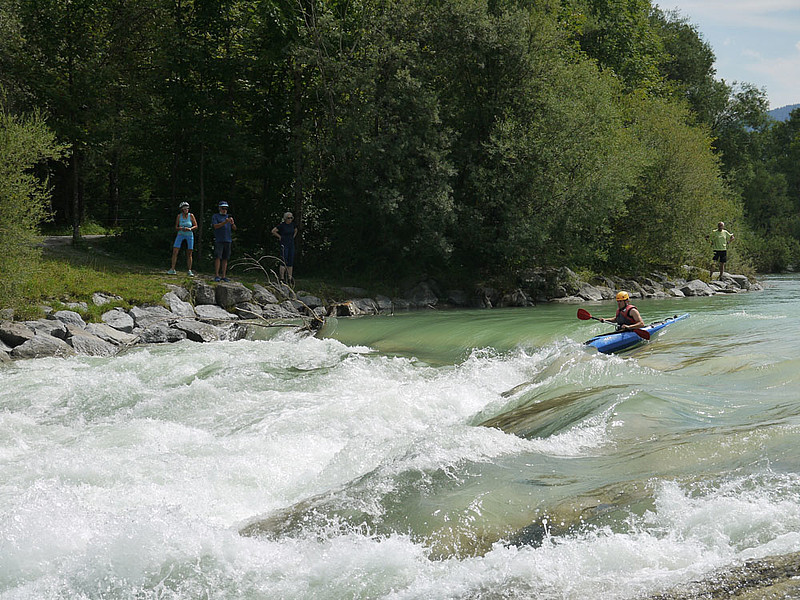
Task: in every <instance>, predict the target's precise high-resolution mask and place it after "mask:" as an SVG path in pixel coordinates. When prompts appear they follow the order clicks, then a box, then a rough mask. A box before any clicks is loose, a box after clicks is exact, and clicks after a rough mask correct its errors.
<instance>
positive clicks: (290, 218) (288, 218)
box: [286, 217, 294, 221]
mask: <svg viewBox="0 0 800 600" xmlns="http://www.w3.org/2000/svg"><path fill="white" fill-rule="evenodd" d="M292 219H294V217H286V220H287V221H291V220H292Z"/></svg>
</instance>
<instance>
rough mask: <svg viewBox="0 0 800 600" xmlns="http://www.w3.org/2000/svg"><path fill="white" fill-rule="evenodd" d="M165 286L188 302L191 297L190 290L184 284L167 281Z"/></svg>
mask: <svg viewBox="0 0 800 600" xmlns="http://www.w3.org/2000/svg"><path fill="white" fill-rule="evenodd" d="M164 286H165V287H166V288H167V289H168V290H169V291H170V292H172V293H173V294H175V295H176V296H177V297H178V298H180V299H181V300H183V301H184V302H188V301H189V299H190V298H191V294H189V290H187V289H186V288H185V287H183V286H182V285H175V284H172V283H166V284H164Z"/></svg>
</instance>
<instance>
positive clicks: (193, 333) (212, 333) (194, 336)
mask: <svg viewBox="0 0 800 600" xmlns="http://www.w3.org/2000/svg"><path fill="white" fill-rule="evenodd" d="M175 329H179V330H180V331H183V332H184V333H185V334H186V337H187V338H188V339H190V340H192V341H193V342H215V341H217V340H220V339H222V337H223V335H222V331H221V330H220V329H219V327H214V326H213V325H209V324H208V323H201V322H199V321H195V320H193V319H181V320H180V321H178V322H177V323H175Z"/></svg>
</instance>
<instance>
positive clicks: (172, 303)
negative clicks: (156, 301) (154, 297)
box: [161, 292, 195, 319]
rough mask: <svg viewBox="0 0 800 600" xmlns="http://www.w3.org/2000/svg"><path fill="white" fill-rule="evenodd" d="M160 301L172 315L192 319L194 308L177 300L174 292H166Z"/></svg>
mask: <svg viewBox="0 0 800 600" xmlns="http://www.w3.org/2000/svg"><path fill="white" fill-rule="evenodd" d="M161 300H162V301H164V303H166V304H167V305H168V306H169V310H170V312H171V313H172V314H173V315H177V316H179V317H188V318H191V319H194V316H195V312H194V307H193V306H192V305H191V304H189V303H188V302H184V301H183V300H181V299H180V298H178V295H177V294H176V293H175V292H167V293H166V294H164V296H163V297H162V298H161Z"/></svg>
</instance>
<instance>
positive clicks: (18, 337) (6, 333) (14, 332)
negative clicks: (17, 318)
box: [0, 321, 36, 348]
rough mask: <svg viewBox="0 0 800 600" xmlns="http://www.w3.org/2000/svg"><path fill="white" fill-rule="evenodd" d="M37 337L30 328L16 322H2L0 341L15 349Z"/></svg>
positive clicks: (0, 324)
mask: <svg viewBox="0 0 800 600" xmlns="http://www.w3.org/2000/svg"><path fill="white" fill-rule="evenodd" d="M34 335H36V334H35V333H34V332H33V331H32V330H31V329H30V328H28V327H26V326H25V325H23V324H22V323H16V322H14V321H0V340H2V341H4V342H5V343H6V344H8V345H9V346H11V347H12V348H14V347H15V346H19V345H20V344H24V343H25V342H27V341H28V340H29V339H31V338H32V337H33V336H34Z"/></svg>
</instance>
